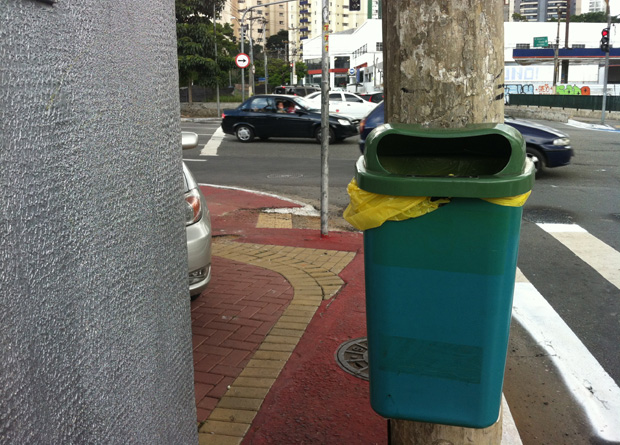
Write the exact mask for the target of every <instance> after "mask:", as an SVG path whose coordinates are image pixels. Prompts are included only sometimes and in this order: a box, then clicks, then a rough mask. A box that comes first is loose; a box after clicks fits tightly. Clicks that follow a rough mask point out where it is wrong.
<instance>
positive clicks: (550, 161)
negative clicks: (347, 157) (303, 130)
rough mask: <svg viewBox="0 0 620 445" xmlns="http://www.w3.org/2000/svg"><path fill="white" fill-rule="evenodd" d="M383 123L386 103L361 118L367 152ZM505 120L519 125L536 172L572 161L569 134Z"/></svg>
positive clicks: (363, 142)
mask: <svg viewBox="0 0 620 445" xmlns="http://www.w3.org/2000/svg"><path fill="white" fill-rule="evenodd" d="M383 123H384V103H383V102H381V103H380V104H378V105H377V106H376V107H375V109H374V110H372V111H371V112H370V113H369V114H368V115H367V116H366V117H365V118H364V119H362V121H361V122H360V128H359V131H360V150H361V151H362V153H364V144H365V142H366V137H367V136H368V134H369V133H370V132H371V131H372V130H374V129H375V127H378V126H379V125H381V124H383ZM504 123H506V124H508V125H510V126H511V127H514V128H516V129H517V130H519V132H520V133H521V134H522V135H523V139H525V149H526V152H527V156H528V157H529V158H530V159H531V160H532V161H533V162H534V166H535V167H536V174H537V175H538V174H539V173H540V172H542V171H544V170H545V169H546V168H552V167H561V166H563V165H568V164H570V160H571V158H572V157H573V147H572V146H571V145H570V139H569V137H568V135H567V134H564V133H562V132H560V131H558V130H555V129H553V128H550V127H547V126H545V125H540V124H536V123H534V122H528V121H523V120H520V119H514V118H511V117H508V116H506V117H505V118H504Z"/></svg>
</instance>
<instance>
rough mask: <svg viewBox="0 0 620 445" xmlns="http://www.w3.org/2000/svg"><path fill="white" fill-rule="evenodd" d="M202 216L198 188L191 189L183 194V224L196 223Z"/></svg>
mask: <svg viewBox="0 0 620 445" xmlns="http://www.w3.org/2000/svg"><path fill="white" fill-rule="evenodd" d="M200 218H202V204H201V202H200V195H199V194H198V190H196V189H193V190H190V191H189V192H187V193H186V194H185V225H186V226H189V225H191V224H194V223H197V222H198V221H200Z"/></svg>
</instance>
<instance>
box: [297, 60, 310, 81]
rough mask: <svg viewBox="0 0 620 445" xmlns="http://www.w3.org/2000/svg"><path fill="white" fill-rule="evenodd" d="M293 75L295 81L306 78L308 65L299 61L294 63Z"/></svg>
mask: <svg viewBox="0 0 620 445" xmlns="http://www.w3.org/2000/svg"><path fill="white" fill-rule="evenodd" d="M295 75H296V76H297V79H303V78H304V77H306V76H307V75H308V65H306V64H305V63H304V62H301V61H298V62H295ZM298 83H299V82H298Z"/></svg>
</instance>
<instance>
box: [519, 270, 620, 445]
mask: <svg viewBox="0 0 620 445" xmlns="http://www.w3.org/2000/svg"><path fill="white" fill-rule="evenodd" d="M518 277H519V278H518V279H517V283H516V284H515V295H514V303H513V307H512V315H513V317H514V318H515V319H516V320H517V322H518V323H519V324H521V326H523V328H525V329H526V330H527V331H528V332H529V333H530V335H531V336H532V338H534V340H535V341H536V343H538V345H539V346H540V347H541V348H543V349H544V350H545V351H546V352H547V353H548V354H549V357H550V358H551V360H552V361H553V362H554V364H555V365H556V366H557V368H558V371H559V372H560V374H561V375H562V378H563V379H564V382H565V383H566V385H567V387H568V389H569V391H570V392H571V394H573V396H574V397H575V399H576V401H577V402H578V403H579V404H580V405H581V406H582V407H583V409H584V411H585V414H586V416H587V417H588V420H589V421H590V424H591V425H592V428H593V430H594V433H595V434H597V435H598V436H599V437H601V438H602V439H605V440H608V441H612V442H619V441H620V422H619V421H618V419H619V417H618V415H619V413H620V388H619V387H618V385H616V382H614V380H613V379H612V378H611V376H610V375H609V374H608V373H607V372H606V371H605V370H604V369H603V367H602V366H601V365H600V363H599V362H598V360H596V358H594V356H593V355H592V354H590V351H588V349H587V348H586V347H585V345H584V344H583V343H582V342H581V340H579V338H578V337H577V336H576V335H575V333H574V332H573V331H572V330H571V329H570V328H569V327H568V325H567V324H566V323H565V322H564V320H562V318H561V317H560V316H559V315H558V313H557V312H556V311H555V310H554V309H553V307H551V305H550V304H549V303H548V302H547V300H545V298H544V297H543V296H542V295H541V294H540V293H539V292H538V291H537V290H536V288H535V287H534V286H533V285H532V284H531V283H529V282H527V280H525V278H524V277H523V274H521V273H520V272H519V274H518Z"/></svg>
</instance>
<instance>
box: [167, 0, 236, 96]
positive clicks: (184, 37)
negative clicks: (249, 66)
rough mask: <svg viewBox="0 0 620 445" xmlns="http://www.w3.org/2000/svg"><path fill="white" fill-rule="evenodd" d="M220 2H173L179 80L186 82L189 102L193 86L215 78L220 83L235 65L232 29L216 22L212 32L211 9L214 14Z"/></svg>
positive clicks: (211, 81) (214, 80)
mask: <svg viewBox="0 0 620 445" xmlns="http://www.w3.org/2000/svg"><path fill="white" fill-rule="evenodd" d="M222 5H223V1H222V0H204V1H200V0H177V2H176V4H175V9H176V18H177V53H178V58H179V83H180V84H181V85H187V87H188V96H189V101H190V102H192V85H194V84H200V85H202V86H215V85H216V81H217V82H218V83H219V84H220V85H222V84H224V83H225V82H227V72H228V71H229V70H231V69H232V68H233V67H234V66H235V63H234V56H235V54H236V53H237V44H236V39H235V37H234V34H233V30H232V28H231V27H230V25H229V24H226V25H220V24H217V30H216V32H215V34H214V30H213V8H214V6H215V8H216V13H217V9H218V8H219V9H221V8H222ZM216 39H217V40H216ZM216 41H217V54H215V43H216Z"/></svg>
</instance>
